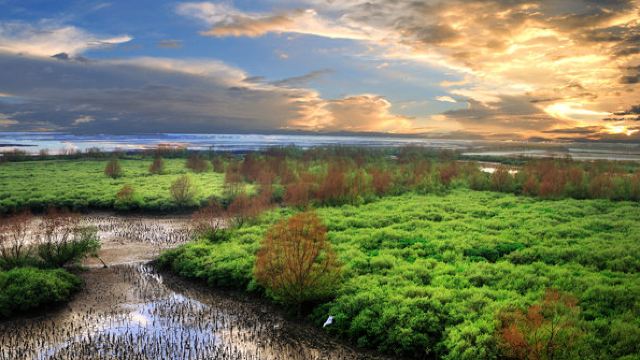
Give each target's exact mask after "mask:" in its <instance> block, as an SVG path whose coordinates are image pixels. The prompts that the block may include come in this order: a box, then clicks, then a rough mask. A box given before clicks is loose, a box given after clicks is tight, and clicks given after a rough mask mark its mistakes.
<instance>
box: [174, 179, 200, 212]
mask: <svg viewBox="0 0 640 360" xmlns="http://www.w3.org/2000/svg"><path fill="white" fill-rule="evenodd" d="M195 193H196V190H195V187H194V186H193V183H192V182H191V178H190V177H188V176H187V175H182V176H180V177H179V178H177V179H176V180H175V181H174V182H173V183H172V184H171V197H172V198H173V200H174V201H175V202H176V203H177V204H178V205H186V204H188V203H190V202H191V201H193V198H194V196H195Z"/></svg>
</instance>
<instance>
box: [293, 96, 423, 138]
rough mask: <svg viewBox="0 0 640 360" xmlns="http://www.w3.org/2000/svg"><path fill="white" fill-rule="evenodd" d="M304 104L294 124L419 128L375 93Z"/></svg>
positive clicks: (350, 128)
mask: <svg viewBox="0 0 640 360" xmlns="http://www.w3.org/2000/svg"><path fill="white" fill-rule="evenodd" d="M307 105H308V106H306V107H302V111H301V113H300V116H299V118H298V119H297V120H295V121H293V122H292V123H291V125H292V126H293V127H296V128H301V129H307V130H325V131H353V132H397V133H414V132H418V131H419V130H420V129H419V128H418V127H417V125H416V122H415V120H414V119H412V118H410V117H407V116H401V115H395V114H393V113H391V103H390V102H389V101H388V100H386V99H385V98H383V97H381V96H378V95H373V94H361V95H354V96H348V97H345V98H342V99H334V100H321V99H315V100H314V101H313V102H311V103H309V104H307Z"/></svg>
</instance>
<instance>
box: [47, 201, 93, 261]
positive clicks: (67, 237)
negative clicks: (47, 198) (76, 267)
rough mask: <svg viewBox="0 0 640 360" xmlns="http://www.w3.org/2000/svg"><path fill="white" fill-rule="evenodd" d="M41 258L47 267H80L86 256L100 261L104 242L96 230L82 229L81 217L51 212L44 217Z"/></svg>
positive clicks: (69, 213)
mask: <svg viewBox="0 0 640 360" xmlns="http://www.w3.org/2000/svg"><path fill="white" fill-rule="evenodd" d="M40 229H41V230H40V237H39V241H38V255H39V256H40V258H41V259H42V260H43V261H44V264H45V265H46V266H53V267H62V266H65V265H68V264H71V263H78V262H80V261H81V260H82V259H83V258H85V257H86V256H95V257H97V252H98V249H99V248H100V241H99V239H98V236H97V230H96V229H95V228H88V227H81V226H80V216H79V215H78V214H75V213H72V212H69V211H66V210H58V209H49V211H48V212H47V213H46V214H45V215H44V216H43V218H42V223H41V226H40Z"/></svg>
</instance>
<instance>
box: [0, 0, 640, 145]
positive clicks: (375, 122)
mask: <svg viewBox="0 0 640 360" xmlns="http://www.w3.org/2000/svg"><path fill="white" fill-rule="evenodd" d="M639 84H640V0H564V1H560V0H547V1H544V0H540V1H535V0H532V1H516V0H446V1H445V0H424V1H416V0H396V1H388V0H296V1H279V0H257V1H255V0H254V1H249V0H235V1H233V0H225V1H205V2H191V1H161V0H128V1H120V0H118V1H99V0H95V1H94V0H65V1H57V0H50V1H45V0H0V131H62V132H71V133H118V134H122V133H125V134H128V133H157V132H183V133H187V132H188V133H192V132H194V133H198V132H200V133H280V132H291V131H301V132H317V133H326V132H330V133H335V132H350V133H351V132H355V133H358V132H367V133H372V132H373V133H392V134H412V135H418V136H426V137H439V138H470V139H481V138H482V139H508V140H523V139H529V140H552V139H559V140H602V141H630V142H638V141H640V88H639Z"/></svg>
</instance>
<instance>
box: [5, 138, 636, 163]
mask: <svg viewBox="0 0 640 360" xmlns="http://www.w3.org/2000/svg"><path fill="white" fill-rule="evenodd" d="M291 145H293V146H298V147H302V148H310V147H316V146H362V147H402V146H422V147H429V148H433V149H448V150H456V151H459V152H461V153H462V154H464V155H468V156H478V157H498V156H499V157H505V156H506V157H520V156H526V157H534V158H539V157H540V158H541V157H566V156H570V157H572V158H573V159H576V160H599V159H602V160H630V161H640V144H638V143H603V142H525V141H495V140H461V139H432V138H422V137H415V136H414V137H406V136H405V137H403V136H391V135H389V136H373V135H308V134H304V135H303V134H178V133H157V134H131V135H108V134H92V135H78V134H68V133H61V132H0V153H2V152H10V151H14V150H21V151H25V152H27V153H29V154H38V153H39V152H40V151H41V150H44V149H46V150H48V152H49V153H50V154H65V153H72V152H77V151H86V150H87V149H90V148H99V149H101V150H103V151H113V150H120V151H135V150H144V149H153V148H155V147H157V146H180V147H186V148H188V149H192V150H211V151H226V152H236V153H241V152H247V151H255V150H263V149H266V148H269V147H274V146H279V147H283V146H291Z"/></svg>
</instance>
